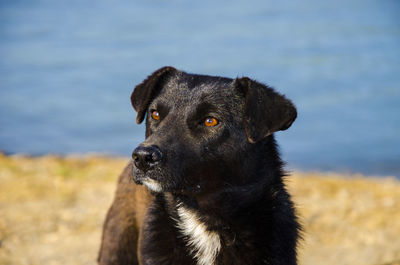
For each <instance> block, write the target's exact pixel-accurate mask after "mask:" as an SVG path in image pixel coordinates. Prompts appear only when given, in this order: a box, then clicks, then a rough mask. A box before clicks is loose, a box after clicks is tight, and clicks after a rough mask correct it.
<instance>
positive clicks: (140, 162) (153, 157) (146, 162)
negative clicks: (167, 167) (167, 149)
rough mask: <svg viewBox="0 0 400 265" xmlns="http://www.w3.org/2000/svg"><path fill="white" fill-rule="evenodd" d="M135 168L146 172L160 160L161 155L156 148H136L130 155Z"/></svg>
mask: <svg viewBox="0 0 400 265" xmlns="http://www.w3.org/2000/svg"><path fill="white" fill-rule="evenodd" d="M132 159H133V162H134V164H135V166H136V167H137V168H138V169H140V170H142V171H144V172H146V171H147V170H149V169H151V168H152V167H154V166H155V165H157V164H158V162H160V161H161V159H162V153H161V151H160V149H159V148H158V147H157V146H154V145H153V146H138V147H137V148H136V149H135V150H134V151H133V153H132Z"/></svg>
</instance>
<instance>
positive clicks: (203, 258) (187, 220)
mask: <svg viewBox="0 0 400 265" xmlns="http://www.w3.org/2000/svg"><path fill="white" fill-rule="evenodd" d="M177 213H178V218H179V219H178V220H176V222H177V227H178V229H179V230H180V231H181V233H182V234H183V235H184V236H185V237H186V238H187V239H186V240H187V242H186V243H187V245H188V247H190V248H192V250H191V253H192V254H193V255H194V257H195V258H196V259H197V264H198V265H212V264H214V262H215V259H216V257H217V255H218V253H219V251H220V249H221V239H220V236H219V234H218V233H216V232H213V231H208V229H207V226H206V225H205V224H204V223H202V222H201V221H200V220H199V217H198V215H197V214H196V213H195V212H193V211H192V210H190V209H188V208H187V207H185V206H183V205H182V204H178V207H177Z"/></svg>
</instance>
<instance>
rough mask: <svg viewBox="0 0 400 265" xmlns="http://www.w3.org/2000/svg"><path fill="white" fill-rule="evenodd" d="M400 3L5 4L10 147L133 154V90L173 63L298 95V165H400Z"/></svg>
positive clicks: (1, 42)
mask: <svg viewBox="0 0 400 265" xmlns="http://www.w3.org/2000/svg"><path fill="white" fill-rule="evenodd" d="M399 11H400V2H399V1H397V0H386V1H381V0H350V1H349V0H337V1H320V0H311V1H279V3H277V2H276V1H265V0H257V1H247V2H246V1H236V0H231V1H212V0H203V1H184V0H169V1H161V0H147V1H106V0H100V1H71V0H68V1H67V0H61V1H51V0H36V1H18V0H13V1H7V0H2V1H1V2H0V150H3V151H4V152H6V153H28V154H33V155H39V154H46V153H60V154H70V153H87V152H101V153H108V154H116V155H124V156H129V155H130V153H131V151H132V150H133V148H134V147H135V146H136V145H137V144H138V143H139V142H141V141H142V140H143V138H144V136H143V135H144V127H143V125H141V126H137V125H135V113H134V111H133V110H132V109H131V106H130V102H129V96H130V93H131V90H132V88H133V87H134V86H135V84H137V83H139V82H140V81H142V80H143V79H144V78H145V77H146V76H147V75H148V74H150V73H151V72H152V71H154V70H156V69H157V68H159V67H161V66H164V65H173V66H175V67H177V68H179V69H182V70H185V71H188V72H194V73H201V74H210V75H222V76H228V77H236V76H244V75H246V76H249V77H251V78H255V79H257V80H259V81H261V82H265V83H268V84H269V85H271V86H274V87H275V88H277V89H278V90H279V91H280V92H282V93H285V94H286V95H287V96H288V97H289V98H291V99H292V100H293V101H294V102H295V104H296V105H297V108H298V112H299V117H298V120H297V121H296V122H295V123H294V125H293V126H292V127H291V128H290V129H289V130H288V131H284V132H279V133H277V138H278V141H279V143H280V145H281V151H282V154H283V158H284V160H286V161H288V166H287V168H288V169H303V170H314V169H315V170H325V171H350V172H363V173H365V174H368V175H387V174H389V175H396V176H400V140H399V137H400V115H399V114H400V71H399V69H400V17H399Z"/></svg>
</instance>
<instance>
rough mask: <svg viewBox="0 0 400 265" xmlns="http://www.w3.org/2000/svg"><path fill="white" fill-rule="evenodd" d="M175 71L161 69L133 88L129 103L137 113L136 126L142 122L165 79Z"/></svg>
mask: <svg viewBox="0 0 400 265" xmlns="http://www.w3.org/2000/svg"><path fill="white" fill-rule="evenodd" d="M176 71H177V70H176V69H175V68H174V67H171V66H165V67H162V68H160V69H158V70H157V71H155V72H154V73H152V74H151V75H150V76H148V77H147V78H146V79H145V80H144V81H143V82H142V83H140V84H139V85H137V86H136V87H135V89H134V90H133V92H132V94H131V103H132V106H133V108H134V109H135V110H136V111H137V113H138V114H137V116H136V123H137V124H139V123H141V122H142V121H143V120H144V117H145V115H146V111H147V107H148V106H149V104H150V102H151V101H152V100H153V98H154V97H155V96H157V94H158V93H159V92H160V91H161V88H162V86H163V83H164V81H165V79H166V77H167V76H168V75H170V74H172V73H174V72H176Z"/></svg>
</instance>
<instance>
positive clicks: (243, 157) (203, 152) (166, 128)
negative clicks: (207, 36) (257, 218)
mask: <svg viewBox="0 0 400 265" xmlns="http://www.w3.org/2000/svg"><path fill="white" fill-rule="evenodd" d="M131 101H132V105H133V107H134V109H135V110H136V111H137V113H138V114H137V118H136V122H137V123H141V122H142V121H143V120H144V119H146V140H145V141H144V142H143V143H141V144H140V145H139V146H138V147H137V148H136V149H135V150H134V152H133V154H132V158H133V160H134V163H133V177H134V180H135V182H136V183H139V184H144V185H146V186H147V187H148V188H149V189H151V190H152V191H155V192H164V191H168V192H176V193H200V192H202V191H204V190H207V191H212V190H215V189H220V188H221V187H222V186H224V185H240V184H241V183H243V182H246V181H248V179H249V178H251V176H250V175H249V173H248V172H249V170H251V168H253V167H254V166H255V165H256V164H257V163H258V164H259V163H265V159H261V160H262V161H260V159H254V157H253V155H252V154H254V153H256V152H258V151H257V150H258V149H257V146H259V145H263V144H264V145H265V142H266V140H267V139H268V138H270V137H271V134H272V133H274V132H276V131H279V130H286V129H287V128H289V127H290V125H291V124H292V123H293V121H294V120H295V119H296V115H297V114H296V108H295V107H294V106H293V104H292V103H291V102H290V101H289V100H288V99H286V98H285V97H284V96H283V95H280V94H278V93H277V92H275V91H274V90H273V89H272V88H270V87H268V86H265V85H263V84H260V83H258V82H256V81H253V80H251V79H249V78H247V77H243V78H237V79H230V78H222V77H213V76H205V75H195V74H188V73H185V72H182V71H179V70H176V69H175V68H173V67H163V68H161V69H159V70H157V71H156V72H154V73H153V74H152V75H150V76H149V77H148V78H147V79H146V80H144V81H143V82H142V83H140V84H139V85H137V86H136V88H135V89H134V91H133V93H132V96H131ZM262 156H263V155H261V157H262ZM267 163H268V162H267ZM258 164H257V165H258Z"/></svg>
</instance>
